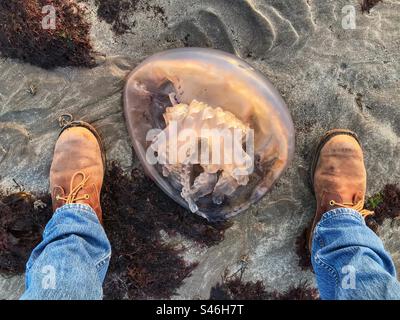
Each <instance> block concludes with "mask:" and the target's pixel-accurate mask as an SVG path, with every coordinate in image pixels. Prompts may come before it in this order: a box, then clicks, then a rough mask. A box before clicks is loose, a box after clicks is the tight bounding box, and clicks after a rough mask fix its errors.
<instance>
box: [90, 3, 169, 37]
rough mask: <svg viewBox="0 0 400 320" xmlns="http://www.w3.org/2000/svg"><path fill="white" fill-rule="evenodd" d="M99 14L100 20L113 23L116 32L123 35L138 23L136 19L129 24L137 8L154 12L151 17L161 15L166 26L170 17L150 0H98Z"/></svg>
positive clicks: (160, 17) (112, 27)
mask: <svg viewBox="0 0 400 320" xmlns="http://www.w3.org/2000/svg"><path fill="white" fill-rule="evenodd" d="M95 4H96V5H97V16H98V17H99V19H100V20H103V21H105V22H106V23H108V24H110V25H111V29H112V30H113V32H114V34H116V35H122V34H124V33H127V32H129V31H131V29H132V27H134V26H135V25H136V21H133V22H131V24H132V25H129V23H130V18H131V17H132V14H133V13H134V12H136V11H137V10H139V9H140V10H142V11H143V12H147V13H152V17H151V18H153V17H154V18H155V17H159V19H160V20H161V21H162V22H163V24H164V25H165V26H167V21H168V18H167V17H166V15H165V10H164V9H163V8H162V7H160V6H158V5H152V4H150V3H149V2H147V1H146V2H145V4H140V0H96V1H95Z"/></svg>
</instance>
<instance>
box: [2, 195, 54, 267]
mask: <svg viewBox="0 0 400 320" xmlns="http://www.w3.org/2000/svg"><path fill="white" fill-rule="evenodd" d="M51 215H52V208H51V198H50V196H49V195H38V196H34V195H32V194H30V193H27V192H24V191H20V192H17V193H13V194H10V195H3V196H1V197H0V272H1V273H2V274H5V275H15V274H21V273H23V272H24V271H25V264H26V262H27V260H28V258H29V255H30V253H31V251H32V250H33V248H34V247H35V246H36V245H37V244H38V243H39V242H40V240H41V236H42V232H43V230H44V226H45V225H46V222H47V221H48V220H49V219H50V217H51Z"/></svg>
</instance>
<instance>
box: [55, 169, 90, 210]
mask: <svg viewBox="0 0 400 320" xmlns="http://www.w3.org/2000/svg"><path fill="white" fill-rule="evenodd" d="M78 176H81V177H82V180H81V182H80V183H78V184H77V185H76V186H75V187H74V186H73V185H74V182H75V179H76V177H78ZM88 179H89V176H87V177H86V175H85V174H84V173H83V172H82V171H79V172H76V173H75V174H74V175H73V176H72V178H71V182H70V186H69V189H70V190H71V191H70V193H69V195H68V196H67V197H61V196H60V195H57V196H56V199H57V200H62V201H65V204H70V203H75V202H76V201H79V200H88V199H89V195H88V194H83V195H82V196H79V197H78V193H79V191H81V190H82V188H83V187H84V186H85V183H86V182H87V181H88Z"/></svg>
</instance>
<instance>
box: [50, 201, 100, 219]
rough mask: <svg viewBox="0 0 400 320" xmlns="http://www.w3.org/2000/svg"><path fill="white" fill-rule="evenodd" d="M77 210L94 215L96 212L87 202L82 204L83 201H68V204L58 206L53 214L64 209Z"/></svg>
mask: <svg viewBox="0 0 400 320" xmlns="http://www.w3.org/2000/svg"><path fill="white" fill-rule="evenodd" d="M71 209H72V210H79V211H84V212H86V213H90V214H94V215H95V216H96V217H97V215H96V212H94V210H93V209H92V207H91V206H89V205H88V204H83V203H70V204H64V205H63V206H62V207H60V208H58V209H57V210H56V211H55V212H54V214H57V213H61V212H63V211H66V210H71Z"/></svg>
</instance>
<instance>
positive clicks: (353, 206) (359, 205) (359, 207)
mask: <svg viewBox="0 0 400 320" xmlns="http://www.w3.org/2000/svg"><path fill="white" fill-rule="evenodd" d="M329 204H330V205H331V206H332V207H333V206H337V207H341V208H349V209H353V210H356V211H358V212H359V213H360V214H361V215H362V216H363V217H364V218H366V217H368V216H371V215H373V214H374V212H373V211H370V210H367V209H364V204H363V201H362V200H360V201H358V202H357V203H356V204H354V203H345V202H343V203H338V202H336V201H335V200H331V201H330V202H329Z"/></svg>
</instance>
